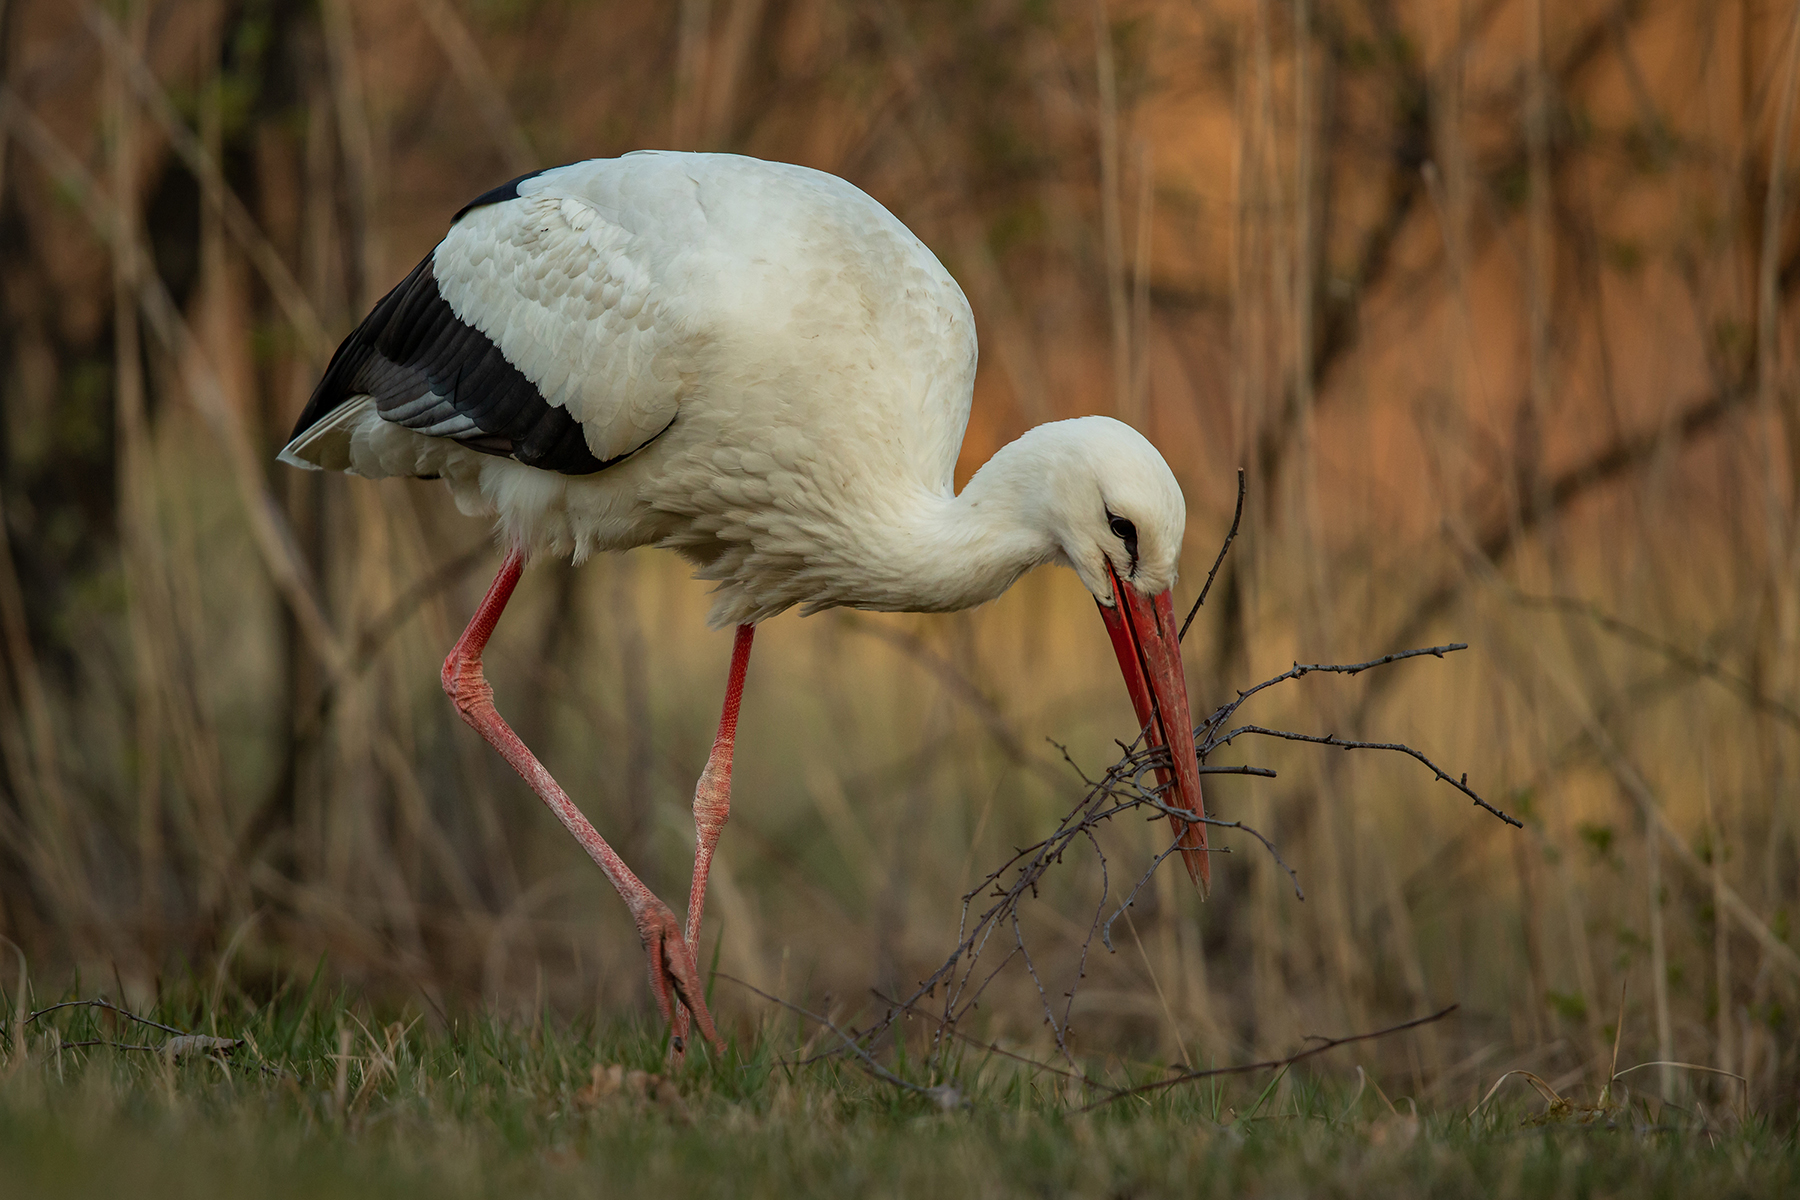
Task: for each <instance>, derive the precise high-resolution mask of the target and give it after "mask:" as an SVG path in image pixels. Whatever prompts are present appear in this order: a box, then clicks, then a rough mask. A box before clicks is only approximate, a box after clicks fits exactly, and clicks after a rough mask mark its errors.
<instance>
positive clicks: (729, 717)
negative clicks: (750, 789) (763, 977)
mask: <svg viewBox="0 0 1800 1200" xmlns="http://www.w3.org/2000/svg"><path fill="white" fill-rule="evenodd" d="M755 636H756V626H754V625H739V626H738V627H737V638H736V639H735V640H734V641H733V642H732V643H731V675H730V677H729V678H727V679H726V681H725V710H724V711H723V712H722V713H720V714H719V734H718V736H717V737H715V738H713V745H712V753H711V754H709V755H707V757H706V769H705V770H703V771H701V772H700V782H699V783H697V784H696V785H695V786H694V886H693V887H692V889H690V890H689V892H688V919H687V943H688V949H690V950H698V949H699V947H700V910H701V908H702V907H703V906H704V905H705V904H706V876H707V874H708V873H709V872H710V871H711V870H712V860H713V847H715V846H717V845H718V844H719V831H720V830H722V829H724V828H725V822H726V820H727V819H728V818H729V817H730V816H731V750H732V747H733V746H734V745H735V744H736V742H737V722H738V707H739V705H741V704H742V703H743V700H744V674H745V672H747V671H748V670H749V669H750V639H751V638H753V637H755Z"/></svg>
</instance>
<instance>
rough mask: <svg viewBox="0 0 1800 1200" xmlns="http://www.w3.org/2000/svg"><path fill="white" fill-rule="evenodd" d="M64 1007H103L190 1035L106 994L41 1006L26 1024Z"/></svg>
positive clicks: (151, 1026) (137, 1020) (132, 1018)
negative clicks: (144, 1015) (113, 999)
mask: <svg viewBox="0 0 1800 1200" xmlns="http://www.w3.org/2000/svg"><path fill="white" fill-rule="evenodd" d="M63 1008H103V1009H105V1010H106V1011H107V1012H110V1013H117V1014H118V1015H119V1016H121V1017H127V1018H129V1019H131V1020H133V1021H136V1022H137V1023H138V1024H140V1025H148V1026H150V1028H152V1029H160V1030H162V1031H163V1032H164V1033H172V1034H174V1035H175V1036H176V1037H187V1036H189V1035H188V1031H187V1030H185V1029H177V1028H175V1027H174V1026H173V1025H164V1024H163V1023H162V1022H160V1021H152V1020H151V1019H150V1018H149V1017H140V1016H138V1015H137V1014H136V1013H134V1012H132V1011H130V1010H129V1009H124V1008H120V1007H119V1006H118V1005H116V1004H114V1003H113V1002H112V1001H111V1000H108V999H106V997H104V996H96V997H95V998H94V999H92V1000H64V1001H63V1002H62V1003H61V1004H52V1005H50V1006H49V1007H48V1008H40V1009H38V1010H37V1011H36V1012H34V1013H32V1014H31V1015H30V1016H28V1017H26V1018H25V1024H27V1025H29V1024H31V1023H32V1022H33V1021H35V1020H37V1019H38V1018H39V1017H42V1016H45V1015H47V1014H49V1013H53V1012H56V1011H57V1010H58V1009H63Z"/></svg>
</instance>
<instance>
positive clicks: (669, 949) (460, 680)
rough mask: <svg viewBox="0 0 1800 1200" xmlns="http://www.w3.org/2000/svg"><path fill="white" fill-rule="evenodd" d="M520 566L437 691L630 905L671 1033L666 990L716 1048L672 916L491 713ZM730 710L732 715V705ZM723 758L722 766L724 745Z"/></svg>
mask: <svg viewBox="0 0 1800 1200" xmlns="http://www.w3.org/2000/svg"><path fill="white" fill-rule="evenodd" d="M524 567H525V558H524V555H522V554H521V553H520V552H519V551H517V550H513V551H509V552H508V553H507V556H506V561H505V562H504V563H502V564H501V565H500V574H499V575H497V576H495V577H494V583H493V586H492V587H490V588H488V592H487V596H486V597H485V598H483V599H482V601H481V607H480V608H478V609H476V610H475V616H474V617H473V618H472V619H471V620H470V621H469V627H468V628H467V629H465V630H463V635H462V637H461V638H459V639H458V640H457V643H456V648H455V649H453V650H451V651H450V656H449V657H448V658H446V659H445V660H444V675H443V679H444V691H446V692H447V693H449V695H450V698H451V699H452V700H454V701H455V702H456V708H457V711H458V712H460V713H462V717H463V720H465V721H467V722H468V723H469V724H470V725H471V726H472V727H473V728H474V729H475V731H476V732H477V733H479V734H480V735H481V736H482V737H484V738H486V739H487V741H488V744H489V745H491V746H493V747H494V749H496V750H498V751H499V752H500V755H501V757H502V758H504V759H506V761H507V762H509V763H511V764H512V768H513V770H515V771H517V772H518V773H519V774H520V775H521V776H522V777H523V778H524V780H525V782H526V783H528V784H530V785H531V790H532V791H534V792H536V793H537V794H538V796H539V797H540V798H541V799H542V800H543V802H544V803H545V804H547V805H549V806H550V811H551V812H553V813H555V814H556V816H557V819H558V820H560V821H561V822H562V823H563V828H565V829H567V830H568V831H569V832H570V833H572V834H574V835H575V840H576V841H578V842H580V843H581V847H582V849H584V850H586V851H587V852H588V857H589V858H591V859H593V860H594V862H595V863H596V864H597V865H598V866H599V868H600V870H601V871H602V872H604V873H605V875H606V878H607V879H608V880H610V881H611V882H612V885H613V887H614V888H615V889H617V890H618V893H619V895H620V896H621V897H622V898H623V899H624V901H625V903H626V904H627V905H628V906H629V907H630V909H631V915H632V918H633V919H634V920H635V921H636V922H637V929H638V939H639V940H640V941H641V942H642V943H643V945H644V952H645V954H646V955H647V956H648V957H649V960H650V962H649V965H650V990H651V991H652V992H653V993H655V995H656V1006H657V1008H658V1009H660V1010H661V1012H662V1016H663V1020H664V1021H667V1022H668V1023H669V1025H670V1026H671V1028H673V1029H674V1030H675V1032H676V1034H677V1035H678V1036H679V1035H682V1034H685V1033H686V1032H687V1020H686V1014H685V1013H681V1014H679V1017H680V1020H679V1024H677V1017H678V1010H677V1009H675V1008H674V1006H673V1005H672V1004H671V997H670V993H671V992H673V993H674V996H673V999H674V1000H675V1001H679V1002H680V1004H682V1005H685V1006H686V1008H687V1009H688V1010H689V1011H691V1012H692V1013H693V1014H694V1017H695V1018H696V1019H697V1020H698V1021H699V1022H700V1032H701V1033H702V1034H704V1035H705V1036H706V1040H707V1041H709V1042H711V1043H712V1044H713V1045H714V1046H717V1045H719V1034H718V1031H717V1030H715V1029H714V1028H713V1020H712V1014H711V1013H709V1012H707V1011H706V999H705V997H704V995H703V994H702V989H701V987H700V974H699V972H698V971H696V970H695V969H694V956H693V952H692V951H691V950H689V948H688V944H687V942H686V941H685V940H684V939H683V938H682V936H681V926H680V925H679V924H678V923H677V922H676V920H675V914H674V913H672V912H670V911H669V906H668V905H666V904H664V903H663V902H662V901H661V900H658V899H657V898H656V896H655V895H654V894H653V893H652V892H651V891H650V889H649V888H647V887H645V886H644V884H643V881H642V880H640V879H639V878H638V877H637V876H636V875H634V874H632V871H631V868H630V867H627V866H626V865H625V861H624V860H623V859H621V858H620V857H619V856H618V855H617V854H615V853H613V848H612V847H611V846H609V845H607V844H606V839H605V838H603V837H601V836H600V832H599V830H597V829H595V828H594V826H593V824H592V823H591V822H589V821H588V819H587V818H586V817H585V816H583V815H582V813H581V810H580V809H578V808H576V807H575V804H574V802H573V801H571V800H570V799H569V797H568V796H567V795H566V794H565V793H564V792H563V790H562V788H561V787H560V786H558V785H557V782H556V780H554V779H552V778H551V777H550V772H549V771H547V770H545V769H544V765H543V764H542V763H540V762H538V760H537V757H536V756H535V755H533V754H532V753H531V751H530V750H528V749H527V748H526V746H525V743H524V742H522V741H520V740H519V736H518V734H516V733H514V732H513V731H512V729H511V728H510V727H509V726H508V725H507V723H506V722H505V720H503V719H502V718H501V716H500V714H499V713H498V712H497V711H495V709H494V689H493V688H492V687H491V686H490V685H489V684H488V681H487V679H486V677H485V676H483V675H482V672H481V651H482V649H483V648H484V647H485V646H486V645H487V641H488V638H489V636H491V635H492V634H493V632H494V626H495V624H496V623H498V622H499V620H500V613H501V611H502V610H503V609H505V607H506V602H507V601H508V600H509V599H511V598H512V593H513V588H514V586H516V585H517V584H518V582H519V574H520V572H521V571H523V570H524ZM732 711H733V715H734V716H735V715H736V706H735V705H733V706H732ZM726 754H727V760H728V761H729V755H730V751H729V748H728V749H727V751H726Z"/></svg>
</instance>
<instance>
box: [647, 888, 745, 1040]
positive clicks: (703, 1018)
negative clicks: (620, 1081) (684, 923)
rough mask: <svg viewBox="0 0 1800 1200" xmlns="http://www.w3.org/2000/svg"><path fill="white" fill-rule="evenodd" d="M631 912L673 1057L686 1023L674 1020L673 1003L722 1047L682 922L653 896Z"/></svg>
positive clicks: (703, 1032)
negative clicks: (669, 1033) (671, 1035)
mask: <svg viewBox="0 0 1800 1200" xmlns="http://www.w3.org/2000/svg"><path fill="white" fill-rule="evenodd" d="M634 915H635V916H636V918H637V927H638V940H639V941H641V942H642V943H643V944H644V954H645V956H646V957H647V958H648V959H649V966H650V991H651V993H652V994H653V995H654V996H655V997H656V1007H657V1009H658V1010H659V1011H661V1013H662V1018H663V1020H664V1021H666V1022H667V1023H668V1025H669V1028H670V1030H672V1031H673V1032H674V1035H675V1040H676V1044H675V1045H672V1046H671V1047H670V1049H671V1050H672V1051H673V1053H674V1054H675V1055H676V1056H679V1055H680V1053H681V1051H682V1049H683V1047H682V1046H681V1045H680V1042H681V1034H682V1032H683V1030H684V1028H685V1027H686V1025H687V1022H685V1021H678V1020H677V1019H676V1016H677V1013H676V1009H675V1005H677V1004H680V1005H681V1007H683V1008H685V1009H687V1010H688V1012H690V1013H692V1014H693V1017H694V1024H695V1025H696V1026H698V1028H699V1030H700V1034H701V1036H703V1037H704V1038H705V1039H706V1040H707V1042H708V1043H710V1044H711V1046H712V1048H713V1049H714V1050H723V1049H724V1046H723V1044H722V1043H720V1041H719V1031H718V1030H717V1029H716V1028H714V1027H713V1019H712V1014H711V1013H709V1012H707V1011H706V989H705V988H703V987H702V986H701V983H700V972H699V970H698V969H697V968H696V967H695V966H694V954H693V951H691V950H689V949H688V944H687V940H686V939H685V938H684V937H683V936H682V931H681V922H679V921H677V920H676V919H675V914H674V913H673V912H671V911H669V906H668V905H666V904H664V903H663V902H662V901H661V900H658V899H657V898H656V897H655V896H651V897H649V899H648V900H646V901H645V902H644V903H643V904H642V905H641V906H640V907H639V908H638V910H637V912H636V913H635V914H634Z"/></svg>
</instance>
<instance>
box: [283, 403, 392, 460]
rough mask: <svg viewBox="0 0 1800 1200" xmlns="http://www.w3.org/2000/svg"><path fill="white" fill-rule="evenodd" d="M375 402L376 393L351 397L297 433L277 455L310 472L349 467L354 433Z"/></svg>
mask: <svg viewBox="0 0 1800 1200" xmlns="http://www.w3.org/2000/svg"><path fill="white" fill-rule="evenodd" d="M374 403H375V397H373V396H352V397H350V399H348V400H346V401H344V402H343V403H342V404H340V405H338V406H337V407H336V408H334V409H332V410H331V411H330V412H328V413H326V414H325V415H324V416H323V417H320V418H319V419H318V420H317V421H314V422H313V423H312V424H310V425H308V426H306V428H304V429H302V430H301V431H300V432H299V433H297V434H295V435H294V440H293V441H291V442H289V443H288V444H287V445H286V446H284V447H283V448H282V451H281V453H280V455H278V456H277V457H278V458H279V460H280V461H281V462H284V463H286V464H287V465H288V466H290V467H304V468H305V469H307V470H309V471H321V470H323V471H347V470H349V469H350V438H351V435H352V434H353V433H354V432H355V430H356V427H357V425H358V424H359V423H360V422H361V421H362V418H363V414H364V413H366V412H368V411H369V408H370V406H371V405H373V404H374Z"/></svg>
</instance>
